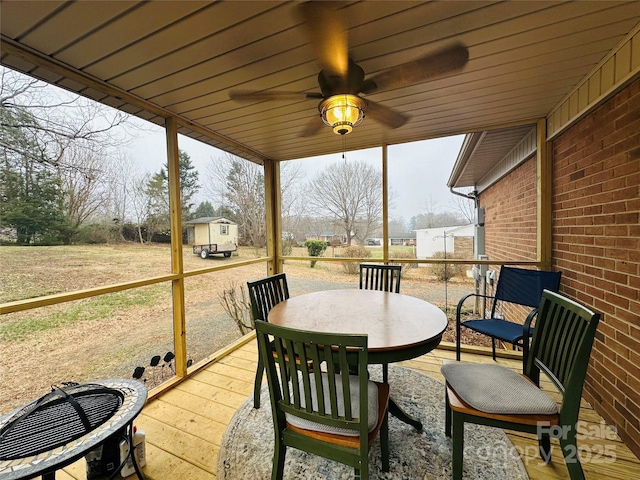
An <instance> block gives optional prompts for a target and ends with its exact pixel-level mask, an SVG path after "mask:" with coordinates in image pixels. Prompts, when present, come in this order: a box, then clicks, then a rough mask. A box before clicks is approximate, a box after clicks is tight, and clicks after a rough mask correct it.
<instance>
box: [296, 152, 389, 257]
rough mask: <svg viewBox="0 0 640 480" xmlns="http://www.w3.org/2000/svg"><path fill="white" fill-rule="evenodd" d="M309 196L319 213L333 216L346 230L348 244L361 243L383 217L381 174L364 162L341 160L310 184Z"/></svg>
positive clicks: (377, 226)
mask: <svg viewBox="0 0 640 480" xmlns="http://www.w3.org/2000/svg"><path fill="white" fill-rule="evenodd" d="M308 190H309V191H308V198H309V202H310V204H311V207H312V208H314V210H315V213H316V214H317V215H319V216H324V215H329V216H331V217H332V218H333V219H334V221H335V222H336V224H337V225H339V226H340V228H341V229H343V230H344V232H345V235H346V237H347V244H351V240H352V239H353V238H356V239H357V240H358V241H359V242H360V243H362V242H364V239H365V238H367V237H368V236H369V235H370V232H373V231H375V230H376V229H377V228H379V225H380V222H381V220H382V175H381V173H380V171H378V170H376V169H375V168H374V167H372V166H371V165H370V164H368V163H367V162H364V161H355V162H351V161H350V162H346V161H339V162H336V163H334V164H333V165H330V166H329V167H327V168H326V169H325V170H324V171H323V172H321V173H320V174H318V175H317V176H316V177H315V178H314V179H313V180H312V181H311V183H310V185H309V189H308Z"/></svg>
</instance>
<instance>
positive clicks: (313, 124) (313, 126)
mask: <svg viewBox="0 0 640 480" xmlns="http://www.w3.org/2000/svg"><path fill="white" fill-rule="evenodd" d="M323 126H324V122H323V121H322V118H320V115H314V116H313V118H312V119H311V120H310V121H309V123H308V124H307V126H306V127H305V129H304V130H303V131H302V133H301V134H300V136H301V137H312V136H313V135H315V134H316V133H318V132H319V131H320V129H321V128H322V127H323Z"/></svg>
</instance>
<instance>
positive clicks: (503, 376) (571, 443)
mask: <svg viewBox="0 0 640 480" xmlns="http://www.w3.org/2000/svg"><path fill="white" fill-rule="evenodd" d="M599 320H600V315H599V314H597V313H593V312H592V311H590V310H588V309H587V308H585V307H583V306H582V305H580V304H578V303H576V302H573V301H572V300H569V299H568V298H565V297H563V296H561V295H559V294H557V293H553V292H550V291H548V290H545V291H544V292H543V294H542V299H541V301H540V307H539V308H538V320H537V324H536V329H535V332H534V334H533V339H532V341H531V348H530V351H529V356H528V358H527V363H526V365H525V371H524V375H523V374H518V373H515V372H514V371H513V370H511V369H508V368H506V367H503V366H501V365H497V364H470V363H460V362H450V363H446V364H445V365H443V366H442V370H441V371H442V374H443V375H444V377H445V379H446V382H447V386H446V400H445V402H446V410H445V412H446V413H445V415H446V416H445V419H446V421H445V432H446V434H447V436H451V433H452V429H453V478H454V479H461V478H462V470H463V468H462V463H463V459H462V456H463V447H464V446H463V443H464V424H465V422H466V423H476V424H482V425H490V426H493V427H499V428H504V429H508V430H516V431H521V432H528V433H534V434H536V435H537V437H538V441H539V444H540V455H541V457H542V458H543V460H545V461H546V462H548V461H550V460H551V443H550V437H551V436H553V437H555V438H558V439H559V441H560V447H561V449H562V452H563V455H564V458H565V462H566V464H567V468H568V470H569V475H570V477H571V478H572V479H573V480H576V479H584V472H583V471H582V466H581V465H580V460H579V455H578V454H577V453H578V449H577V445H576V433H577V432H576V423H577V421H578V412H579V411H580V399H581V397H582V388H583V384H584V378H585V375H586V372H587V366H588V364H589V357H590V354H591V347H592V345H593V339H594V337H595V333H596V328H597V326H598V322H599ZM540 372H543V373H545V374H546V375H547V376H548V377H549V379H550V380H551V382H552V383H553V384H554V385H555V386H556V387H557V388H558V390H559V392H560V395H561V401H560V402H559V404H558V403H556V401H554V400H553V399H552V398H551V397H549V396H548V395H547V394H546V393H544V392H543V391H542V390H541V389H540V388H539V382H540Z"/></svg>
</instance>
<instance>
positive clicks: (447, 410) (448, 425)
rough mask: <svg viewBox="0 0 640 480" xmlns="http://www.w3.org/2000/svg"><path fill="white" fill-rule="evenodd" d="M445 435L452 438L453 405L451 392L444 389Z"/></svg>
mask: <svg viewBox="0 0 640 480" xmlns="http://www.w3.org/2000/svg"><path fill="white" fill-rule="evenodd" d="M444 434H445V435H446V436H447V437H449V438H450V437H451V405H449V392H448V391H447V387H446V386H445V387H444Z"/></svg>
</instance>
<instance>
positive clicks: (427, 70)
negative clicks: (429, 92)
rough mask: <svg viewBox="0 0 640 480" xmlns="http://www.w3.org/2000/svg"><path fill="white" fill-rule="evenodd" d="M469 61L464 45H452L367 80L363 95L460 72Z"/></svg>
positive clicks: (467, 51) (363, 86) (362, 91)
mask: <svg viewBox="0 0 640 480" xmlns="http://www.w3.org/2000/svg"><path fill="white" fill-rule="evenodd" d="M468 60H469V50H468V49H467V47H465V46H464V45H462V44H460V43H459V44H456V45H452V46H449V47H446V48H443V49H442V50H439V51H437V52H435V53H430V54H429V55H425V56H424V57H422V58H419V59H417V60H413V61H411V62H407V63H403V64H402V65H398V66H397V67H393V68H390V69H388V70H386V71H384V72H382V73H379V74H378V75H374V76H372V77H371V78H370V79H367V80H365V82H364V83H363V85H362V89H361V90H360V92H361V93H365V94H366V93H373V92H375V91H382V90H389V89H394V88H400V87H406V86H408V85H413V84H416V83H420V82H423V81H425V80H427V79H429V78H431V77H436V76H438V75H443V74H445V73H451V72H455V71H456V70H460V69H461V68H462V67H464V66H465V65H466V64H467V61H468Z"/></svg>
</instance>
